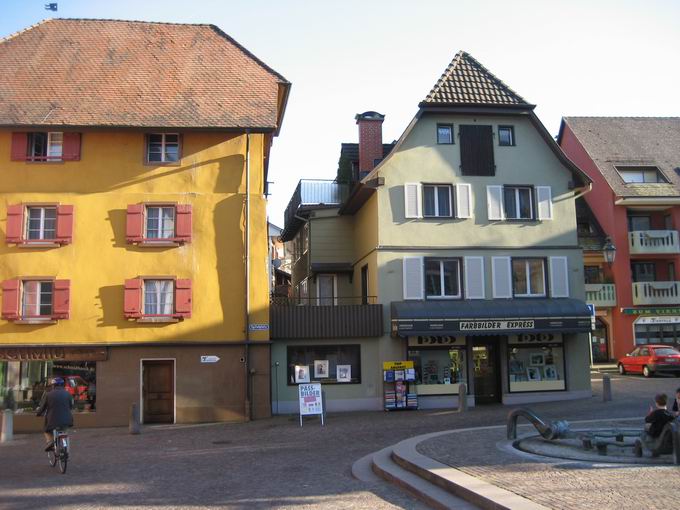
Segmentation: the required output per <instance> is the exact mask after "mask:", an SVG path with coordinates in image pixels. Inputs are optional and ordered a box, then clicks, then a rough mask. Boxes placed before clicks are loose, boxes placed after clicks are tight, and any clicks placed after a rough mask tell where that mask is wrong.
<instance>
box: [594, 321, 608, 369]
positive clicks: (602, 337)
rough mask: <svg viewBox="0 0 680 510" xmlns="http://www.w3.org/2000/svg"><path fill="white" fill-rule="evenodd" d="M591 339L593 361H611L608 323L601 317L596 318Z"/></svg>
mask: <svg viewBox="0 0 680 510" xmlns="http://www.w3.org/2000/svg"><path fill="white" fill-rule="evenodd" d="M590 341H591V344H590V345H591V348H592V350H593V363H606V362H607V361H609V349H608V339H607V325H606V324H605V323H604V322H602V321H601V320H600V319H596V320H595V329H594V330H593V332H592V334H591V337H590Z"/></svg>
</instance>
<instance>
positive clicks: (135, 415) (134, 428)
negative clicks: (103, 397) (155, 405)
mask: <svg viewBox="0 0 680 510" xmlns="http://www.w3.org/2000/svg"><path fill="white" fill-rule="evenodd" d="M129 431H130V434H139V432H140V427H139V411H138V410H137V404H132V405H131V406H130V427H129Z"/></svg>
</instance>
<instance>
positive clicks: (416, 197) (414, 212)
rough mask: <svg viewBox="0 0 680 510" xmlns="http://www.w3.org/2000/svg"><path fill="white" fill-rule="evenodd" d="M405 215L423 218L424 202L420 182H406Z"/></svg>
mask: <svg viewBox="0 0 680 510" xmlns="http://www.w3.org/2000/svg"><path fill="white" fill-rule="evenodd" d="M404 216H405V217H406V218H422V217H423V204H422V193H421V186H420V183H417V182H407V183H405V184H404Z"/></svg>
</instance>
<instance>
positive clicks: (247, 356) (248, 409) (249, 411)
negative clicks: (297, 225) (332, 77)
mask: <svg viewBox="0 0 680 510" xmlns="http://www.w3.org/2000/svg"><path fill="white" fill-rule="evenodd" d="M245 256H246V264H245V266H246V310H245V312H246V316H245V319H246V320H245V325H246V334H245V340H246V343H245V356H244V358H245V359H244V363H243V366H244V370H245V392H246V394H245V419H246V421H250V419H251V417H252V403H251V400H250V393H251V387H250V386H251V384H250V130H249V129H246V224H245Z"/></svg>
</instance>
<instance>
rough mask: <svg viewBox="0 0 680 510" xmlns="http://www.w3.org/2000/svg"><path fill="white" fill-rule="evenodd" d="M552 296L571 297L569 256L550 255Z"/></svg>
mask: <svg viewBox="0 0 680 510" xmlns="http://www.w3.org/2000/svg"><path fill="white" fill-rule="evenodd" d="M549 271H550V296H551V297H555V298H561V297H569V263H568V261H567V257H550V269H549Z"/></svg>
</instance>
